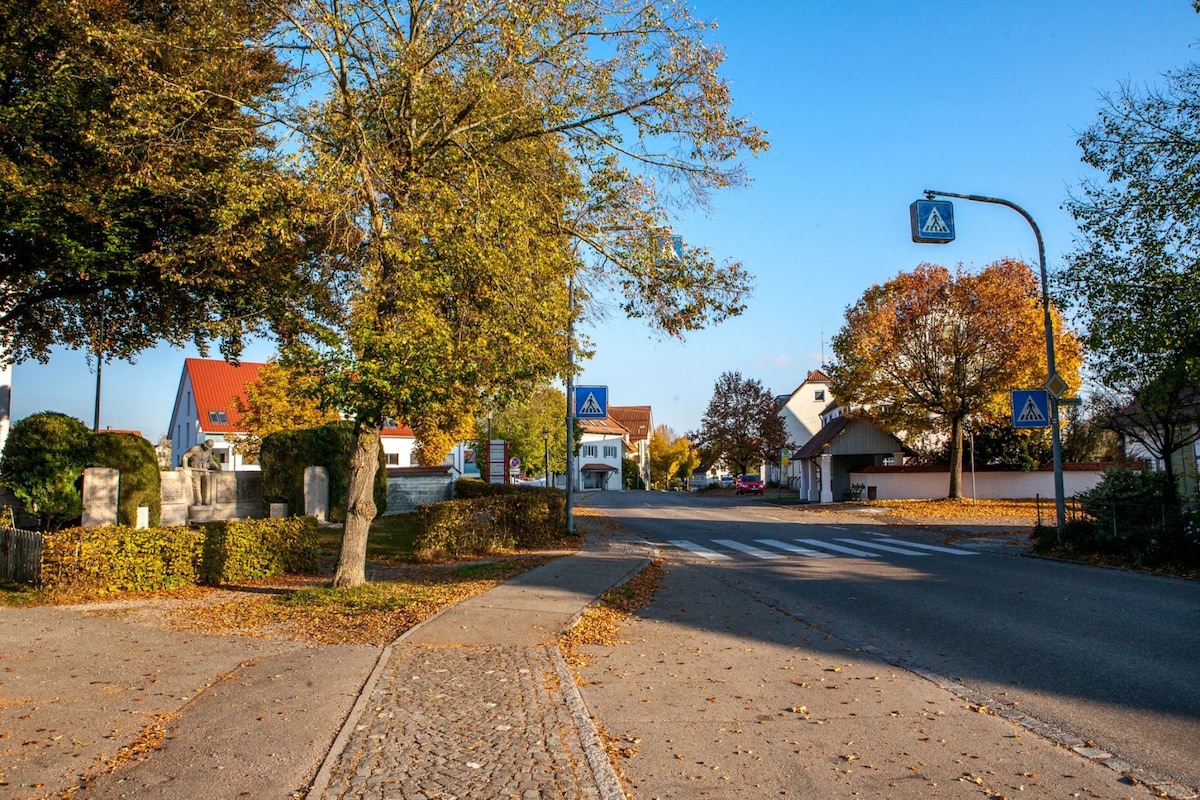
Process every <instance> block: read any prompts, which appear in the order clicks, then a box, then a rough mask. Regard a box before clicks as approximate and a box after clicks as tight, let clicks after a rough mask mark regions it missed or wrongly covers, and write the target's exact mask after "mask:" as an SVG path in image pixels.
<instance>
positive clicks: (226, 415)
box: [167, 358, 262, 471]
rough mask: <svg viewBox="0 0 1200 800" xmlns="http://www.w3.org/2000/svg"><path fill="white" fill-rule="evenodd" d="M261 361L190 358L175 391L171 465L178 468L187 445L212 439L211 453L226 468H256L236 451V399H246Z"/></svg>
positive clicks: (235, 469) (172, 416) (171, 431)
mask: <svg viewBox="0 0 1200 800" xmlns="http://www.w3.org/2000/svg"><path fill="white" fill-rule="evenodd" d="M260 367H262V364H261V363H254V362H249V361H243V362H241V363H240V364H236V365H235V364H231V363H229V362H228V361H222V360H220V359H211V358H188V359H185V360H184V362H183V374H182V375H181V376H180V378H179V389H178V391H176V393H175V409H174V411H172V412H171V424H170V427H168V428H167V435H168V436H170V437H171V466H172V467H178V466H179V464H180V460H181V459H182V457H183V454H184V452H185V451H187V449H188V448H190V447H194V446H195V445H198V444H200V443H201V442H206V441H207V442H212V443H213V449H212V456H213V458H214V459H215V460H216V461H217V462H218V463H219V464H220V465H221V468H222V469H227V470H234V471H240V470H257V469H259V466H258V465H257V464H247V463H246V462H245V460H244V459H243V458H242V456H240V455H237V454H235V453H234V452H233V437H234V436H235V435H236V434H238V433H242V432H244V431H242V430H241V429H240V428H239V427H238V423H239V422H241V414H239V413H238V410H237V405H236V404H235V402H234V401H235V400H236V399H241V401H242V402H246V384H248V383H254V382H255V381H256V380H258V370H259V368H260Z"/></svg>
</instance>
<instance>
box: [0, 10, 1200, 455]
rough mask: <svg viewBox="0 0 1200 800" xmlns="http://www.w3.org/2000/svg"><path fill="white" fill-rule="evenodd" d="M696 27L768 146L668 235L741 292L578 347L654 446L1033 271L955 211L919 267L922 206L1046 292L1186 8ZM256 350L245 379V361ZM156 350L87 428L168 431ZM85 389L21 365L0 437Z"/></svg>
mask: <svg viewBox="0 0 1200 800" xmlns="http://www.w3.org/2000/svg"><path fill="white" fill-rule="evenodd" d="M694 8H695V12H696V16H698V17H700V18H702V19H710V20H716V21H717V23H718V26H719V27H718V29H717V30H716V31H714V32H712V34H711V36H712V38H713V39H714V40H715V41H718V42H720V43H721V44H722V45H723V46H724V47H725V49H726V51H727V54H728V60H727V62H726V66H725V70H724V74H725V76H726V77H727V78H728V79H729V80H730V81H731V82H732V85H733V95H734V98H735V102H736V109H737V111H738V113H741V114H747V115H750V116H751V117H752V118H753V120H754V122H755V123H756V124H757V125H759V126H760V127H762V128H764V129H765V130H766V131H768V133H769V135H770V139H771V143H772V147H771V150H770V151H769V152H768V153H767V154H766V155H764V156H762V157H760V158H758V159H757V160H755V161H753V162H751V163H750V165H749V166H750V170H751V173H752V175H753V177H754V181H755V182H754V185H753V186H752V187H751V188H749V189H747V190H741V191H737V192H731V193H727V194H725V195H722V196H719V197H718V198H717V199H716V202H715V204H714V207H713V209H712V210H711V213H710V214H709V215H707V216H706V215H703V214H699V213H697V214H695V215H692V216H687V217H684V218H682V219H680V220H679V221H678V224H677V225H676V228H675V232H676V233H680V234H682V235H683V236H684V237H685V239H686V240H687V241H688V242H689V243H691V244H703V245H705V246H707V247H708V248H709V249H710V250H711V251H712V252H713V254H714V255H715V256H716V257H717V258H718V259H726V258H728V259H735V260H740V261H742V262H743V263H744V264H745V265H746V266H747V268H748V269H749V270H750V272H751V273H752V274H753V275H754V276H755V282H756V289H755V292H754V294H753V296H752V297H751V298H750V300H749V307H748V310H747V311H746V313H745V314H744V315H742V316H741V317H739V318H737V319H734V320H732V321H729V322H727V323H725V324H723V325H720V326H717V327H715V328H712V329H710V330H706V331H702V332H700V333H696V334H693V335H691V336H690V337H688V339H687V341H686V342H677V341H673V340H671V341H663V340H658V339H655V338H653V337H651V336H649V335H648V334H647V331H646V328H645V326H644V325H643V324H642V323H640V322H636V321H635V322H630V321H626V320H622V319H620V318H618V317H617V316H616V315H615V314H614V315H611V316H610V317H609V318H608V319H606V320H605V321H603V322H601V323H598V324H596V325H594V326H592V327H591V329H590V330H589V331H588V334H589V335H590V337H591V338H592V340H593V342H594V345H595V347H596V355H595V357H594V358H593V359H592V360H591V361H590V362H587V363H586V364H585V365H584V374H583V377H582V379H581V381H580V382H581V383H586V384H602V385H607V386H608V387H609V397H610V402H611V403H614V404H617V405H647V404H648V405H651V406H652V407H653V411H654V419H655V423H656V424H662V423H665V424H667V425H670V426H671V427H672V428H674V429H675V430H676V432H678V433H683V432H686V431H689V430H693V429H695V428H696V427H698V425H699V422H700V419H701V417H702V415H703V413H704V409H705V407H706V406H707V404H708V401H709V399H710V397H711V396H712V390H713V384H714V383H715V382H716V380H717V377H718V376H719V375H720V374H721V373H722V372H725V371H733V370H736V371H739V372H741V373H742V375H743V376H745V377H749V378H756V379H758V380H760V381H762V382H763V384H764V385H766V386H767V387H769V388H770V389H771V391H772V392H774V393H776V394H784V393H788V392H791V391H792V390H793V389H795V388H796V386H797V385H798V384H799V383H800V382H801V381H802V380H803V379H804V376H805V375H806V374H807V373H808V372H809V371H810V370H812V369H815V368H818V367H819V366H820V365H821V360H822V342H824V354H825V358H826V359H828V358H829V345H828V342H829V340H830V339H831V338H832V337H833V335H834V334H835V333H836V332H837V331H838V329H839V328H840V327H841V325H842V322H843V315H844V312H845V309H846V307H847V306H848V305H850V304H852V303H854V302H855V301H856V300H857V299H858V298H859V297H860V296H861V295H862V293H863V291H864V290H865V289H866V288H868V287H869V286H871V285H872V284H876V283H881V282H883V281H885V280H887V279H889V278H891V277H893V276H894V275H896V274H897V273H899V272H902V271H906V270H910V269H912V268H913V267H914V266H916V265H917V264H919V263H921V262H922V261H930V262H935V263H941V264H945V265H947V266H953V265H954V264H957V263H960V262H961V263H963V264H965V265H967V266H972V265H973V266H976V267H982V266H984V265H986V264H988V263H990V262H992V261H995V260H996V259H999V258H1003V257H1016V258H1022V259H1026V260H1029V261H1030V262H1031V263H1036V258H1037V248H1036V244H1035V241H1034V238H1033V234H1032V232H1031V231H1030V229H1029V226H1028V225H1027V224H1026V223H1025V221H1024V220H1022V219H1021V218H1020V217H1019V216H1018V215H1017V214H1016V213H1015V212H1013V211H1010V210H1008V209H1005V208H1002V207H999V206H993V205H985V204H979V203H969V202H966V201H956V202H955V206H954V209H955V221H956V228H957V240H956V241H955V242H954V243H952V244H949V245H917V244H913V243H912V241H911V239H910V233H909V225H908V206H909V203H911V202H912V201H913V200H916V199H918V198H920V197H921V196H922V195H921V192H922V190H924V189H938V190H943V191H950V192H957V193H962V194H981V195H990V196H994V197H1002V198H1005V199H1007V200H1010V201H1012V202H1015V203H1017V204H1019V205H1021V206H1022V207H1024V208H1025V209H1026V210H1027V211H1028V212H1029V213H1030V214H1031V215H1032V216H1033V217H1034V219H1035V220H1036V221H1037V222H1038V225H1039V226H1040V227H1041V229H1042V234H1043V236H1044V238H1045V242H1046V255H1047V261H1048V264H1049V267H1050V269H1051V271H1053V270H1055V269H1056V268H1057V267H1059V266H1061V265H1062V263H1063V260H1064V259H1063V255H1064V254H1065V253H1067V252H1069V251H1070V250H1071V249H1072V247H1073V239H1074V235H1075V228H1074V225H1073V223H1072V220H1071V218H1070V216H1069V215H1068V214H1066V212H1065V211H1063V210H1062V204H1063V202H1064V200H1065V199H1066V198H1067V196H1068V194H1069V193H1070V192H1071V191H1072V190H1073V189H1074V188H1075V187H1076V186H1078V184H1079V181H1080V180H1081V179H1082V178H1083V177H1085V176H1087V175H1088V170H1087V168H1086V167H1085V166H1084V165H1083V164H1082V163H1081V162H1080V160H1079V155H1080V151H1079V148H1078V147H1077V145H1076V144H1075V140H1076V138H1077V135H1078V132H1079V131H1081V130H1082V129H1084V128H1085V127H1087V126H1088V125H1089V124H1091V122H1092V120H1094V119H1095V114H1096V109H1097V108H1098V107H1099V104H1100V95H1101V93H1103V92H1107V91H1112V90H1115V89H1116V88H1117V87H1118V86H1119V85H1120V84H1121V83H1132V84H1134V85H1137V86H1145V85H1153V84H1155V83H1157V82H1158V81H1159V77H1160V76H1161V74H1162V73H1163V72H1164V71H1166V70H1169V69H1173V68H1176V67H1179V66H1182V65H1183V64H1184V63H1186V62H1188V61H1192V60H1195V59H1196V58H1197V51H1196V48H1195V46H1194V44H1195V42H1196V41H1197V40H1200V15H1198V14H1196V13H1195V12H1194V11H1193V10H1192V8H1191V3H1190V2H1188V0H1137V2H1130V1H1129V0H1086V2H1085V1H1084V0H1040V1H1039V0H972V2H969V3H961V2H958V3H955V2H896V1H895V0H877V1H876V0H870V1H869V0H858V1H857V2H828V1H827V0H788V1H787V2H776V1H775V0H770V1H769V2H768V1H767V0H695V2H694ZM271 352H272V348H271V345H270V344H269V343H267V342H260V343H256V344H254V345H253V346H251V347H250V348H249V349H248V350H247V352H246V353H245V354H244V356H243V358H244V359H246V360H261V359H265V358H266V357H267V356H268V355H270V354H271ZM192 355H196V353H195V352H194V351H190V350H186V351H185V350H175V349H172V348H166V347H164V348H159V349H157V350H154V351H151V352H147V353H145V354H143V355H142V356H140V357H139V358H138V360H137V363H136V364H129V363H125V362H115V363H111V364H106V365H105V368H104V389H103V394H102V411H101V425H103V426H111V427H113V428H119V429H137V430H140V431H141V432H142V433H143V434H144V435H145V436H147V437H148V438H151V439H157V438H158V436H159V435H160V434H161V433H163V432H165V431H166V428H167V424H168V422H169V417H170V414H171V410H172V404H173V402H174V397H175V391H176V388H177V386H178V383H179V375H180V371H181V369H182V365H183V359H184V358H185V357H187V356H192ZM94 392H95V373H94V372H93V371H92V370H91V368H90V367H89V365H88V364H87V363H86V361H85V359H84V357H83V356H82V354H80V353H77V352H70V351H56V352H55V354H54V356H53V358H52V359H51V361H50V363H49V364H48V365H39V364H36V363H27V364H19V365H17V366H16V368H15V369H14V376H13V419H14V420H18V419H21V418H22V417H24V416H27V415H29V414H32V413H35V412H38V411H43V410H54V411H61V412H64V413H68V414H71V415H74V416H77V417H78V418H79V419H81V420H83V421H84V422H86V423H87V424H88V425H90V424H91V422H92V416H93V402H94Z"/></svg>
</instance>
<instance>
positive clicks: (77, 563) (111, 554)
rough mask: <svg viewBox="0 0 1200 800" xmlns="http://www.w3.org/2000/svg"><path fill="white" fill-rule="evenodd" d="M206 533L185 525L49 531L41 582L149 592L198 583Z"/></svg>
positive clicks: (61, 587)
mask: <svg viewBox="0 0 1200 800" xmlns="http://www.w3.org/2000/svg"><path fill="white" fill-rule="evenodd" d="M202 540H203V533H202V532H200V531H196V530H190V529H188V528H184V527H171V528H141V529H138V528H131V527H128V526H125V525H106V526H104V527H100V528H66V529H64V530H61V531H56V532H54V533H49V534H47V535H46V539H45V545H44V547H43V549H42V587H43V588H44V589H46V590H47V591H49V592H51V593H56V594H70V593H72V592H77V591H87V592H150V591H156V590H158V589H171V588H175V587H177V586H185V585H188V584H192V583H195V582H196V580H197V577H198V573H197V569H196V568H197V565H198V564H199V556H200V550H201V544H202Z"/></svg>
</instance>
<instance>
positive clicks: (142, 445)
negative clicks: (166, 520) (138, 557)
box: [91, 431, 162, 528]
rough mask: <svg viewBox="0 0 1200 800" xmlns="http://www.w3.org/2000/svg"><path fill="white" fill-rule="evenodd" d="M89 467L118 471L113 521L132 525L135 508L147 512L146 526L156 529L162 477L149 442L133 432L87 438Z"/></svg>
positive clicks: (135, 522) (159, 511) (103, 432)
mask: <svg viewBox="0 0 1200 800" xmlns="http://www.w3.org/2000/svg"><path fill="white" fill-rule="evenodd" d="M91 448H92V457H91V464H92V466H95V467H110V468H112V469H116V470H120V472H121V478H120V481H121V490H120V492H119V493H118V496H117V521H118V522H119V523H120V524H121V525H130V526H132V525H136V524H137V510H138V506H146V507H147V508H149V509H150V527H151V528H156V527H158V523H159V520H160V519H161V513H162V476H161V475H160V473H159V471H158V454H157V453H155V452H154V445H152V444H150V442H149V440H147V439H144V438H143V437H141V436H138V435H137V434H133V433H111V432H107V431H101V432H100V433H97V434H93V435H92V437H91Z"/></svg>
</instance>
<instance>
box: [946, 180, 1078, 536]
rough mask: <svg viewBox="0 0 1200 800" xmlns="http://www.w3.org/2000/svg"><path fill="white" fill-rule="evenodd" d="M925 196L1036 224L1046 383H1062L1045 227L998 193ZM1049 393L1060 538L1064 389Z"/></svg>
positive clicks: (1064, 513) (1063, 501)
mask: <svg viewBox="0 0 1200 800" xmlns="http://www.w3.org/2000/svg"><path fill="white" fill-rule="evenodd" d="M925 197H926V198H928V199H929V200H932V199H933V198H935V197H957V198H959V199H962V200H971V201H973V202H976V203H994V204H995V205H1000V206H1007V207H1008V208H1011V209H1012V210H1013V211H1016V212H1017V213H1018V214H1020V215H1021V216H1022V217H1024V218H1025V221H1026V222H1028V223H1029V227H1031V228H1033V235H1034V237H1035V238H1036V239H1037V248H1038V267H1039V268H1040V269H1041V276H1042V327H1043V328H1044V329H1045V334H1046V369H1047V371H1048V372H1049V375H1048V376H1047V380H1046V383H1047V384H1052V383H1054V382H1056V379H1057V382H1058V383H1059V384H1060V385H1061V382H1062V378H1060V377H1059V375H1058V371H1057V370H1056V369H1055V365H1054V320H1053V318H1052V317H1051V315H1050V287H1049V281H1048V279H1047V276H1046V245H1045V243H1044V242H1043V241H1042V231H1041V229H1039V228H1038V226H1037V223H1036V222H1034V221H1033V217H1031V216H1030V215H1029V212H1028V211H1026V210H1025V209H1023V208H1021V207H1020V206H1019V205H1017V204H1016V203H1013V202H1010V201H1008V200H1002V199H1000V198H998V197H985V196H984V195H978V194H956V193H954V192H938V191H934V190H933V189H926V190H925ZM1048 394H1049V397H1050V441H1051V444H1052V445H1053V449H1054V511H1055V515H1056V517H1057V520H1056V524H1055V530H1056V536H1057V538H1058V540H1059V541H1061V540H1062V537H1063V522H1064V521H1065V520H1066V518H1067V510H1066V498H1065V496H1064V495H1065V493H1064V491H1063V461H1062V435H1061V433H1060V431H1059V424H1058V395H1059V394H1061V392H1058V391H1050V392H1049V393H1048ZM973 451H974V448H973V447H972V454H973Z"/></svg>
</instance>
